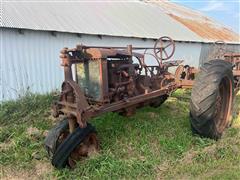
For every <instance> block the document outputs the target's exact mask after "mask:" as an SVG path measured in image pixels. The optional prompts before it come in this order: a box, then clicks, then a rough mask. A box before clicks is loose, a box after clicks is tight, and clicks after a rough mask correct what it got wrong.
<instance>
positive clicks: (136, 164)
mask: <svg viewBox="0 0 240 180" xmlns="http://www.w3.org/2000/svg"><path fill="white" fill-rule="evenodd" d="M189 95H190V93H189V91H183V90H178V91H177V92H175V93H174V94H173V97H171V98H169V99H168V100H167V101H166V102H165V103H164V104H163V105H162V106H161V107H159V108H151V107H145V108H142V109H139V110H138V111H137V113H136V114H135V115H134V116H132V117H130V118H126V117H122V116H119V115H118V114H116V113H108V114H105V115H103V116H100V117H97V118H95V119H93V120H92V121H91V122H92V124H93V125H95V126H96V128H97V130H98V136H99V139H100V142H101V151H100V152H99V153H98V154H96V155H95V156H93V157H90V158H88V159H86V160H84V161H81V162H79V163H78V165H77V168H76V169H74V170H69V169H67V168H66V169H63V170H56V169H54V168H53V167H52V166H51V164H50V162H49V160H48V158H47V155H46V152H45V150H44V148H43V140H44V135H45V134H46V131H47V130H49V129H50V128H51V127H52V126H53V125H54V124H55V123H56V121H54V120H53V119H52V118H51V116H50V106H51V103H52V101H53V99H54V98H53V96H51V95H27V96H26V97H24V98H22V99H20V100H18V101H10V102H6V103H3V104H2V105H1V107H0V108H1V110H0V124H1V127H0V143H1V144H0V150H1V153H0V162H1V163H0V168H1V171H0V173H1V174H0V178H4V177H5V178H23V179H32V178H38V179H42V178H44V179H49V178H57V179H136V178H137V179H146V178H147V179H156V178H159V179H195V178H197V179H219V178H221V179H239V178H240V117H239V116H238V114H237V113H236V112H239V109H240V95H238V98H237V101H236V103H235V104H236V106H235V111H234V112H235V113H234V121H233V125H232V127H231V128H229V129H228V130H227V131H226V133H225V134H224V136H223V138H222V139H221V140H219V141H217V142H216V141H213V140H210V139H202V138H199V137H198V136H193V135H192V133H191V130H190V126H189V117H188V114H189Z"/></svg>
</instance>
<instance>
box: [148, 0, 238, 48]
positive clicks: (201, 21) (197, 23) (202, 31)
mask: <svg viewBox="0 0 240 180" xmlns="http://www.w3.org/2000/svg"><path fill="white" fill-rule="evenodd" d="M147 2H148V3H151V4H155V5H158V7H159V8H160V9H161V10H162V11H163V12H165V13H166V14H168V15H169V16H170V17H172V18H173V19H174V20H176V21H177V22H179V23H181V24H182V25H183V26H185V27H187V28H188V29H189V30H191V31H192V32H194V33H195V34H196V35H198V36H199V37H201V38H202V39H203V41H206V42H214V41H219V40H223V41H225V42H236V43H238V44H239V41H240V36H239V34H237V33H235V32H234V31H232V30H230V29H229V28H227V27H225V26H223V25H222V24H220V23H218V22H217V21H215V20H213V19H211V18H209V17H207V16H206V15H204V14H202V13H200V12H198V11H196V10H192V9H190V8H187V7H185V6H181V5H179V4H177V3H174V2H171V1H165V0H159V1H154V0H150V1H147Z"/></svg>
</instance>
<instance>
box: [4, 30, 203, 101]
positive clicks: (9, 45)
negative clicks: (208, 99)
mask: <svg viewBox="0 0 240 180" xmlns="http://www.w3.org/2000/svg"><path fill="white" fill-rule="evenodd" d="M1 35H2V43H3V47H2V48H1V49H2V50H3V51H2V52H1V66H0V68H1V79H2V81H1V83H0V89H1V90H2V91H0V92H1V94H0V95H1V97H0V101H2V100H9V99H16V98H17V97H18V96H21V95H23V94H24V93H25V92H26V91H27V90H29V91H31V92H34V93H46V92H51V91H53V90H56V89H59V88H60V86H61V83H62V81H63V70H62V67H61V66H60V59H59V51H60V50H61V49H62V48H63V47H75V46H76V44H81V43H82V44H85V45H99V46H126V45H127V44H133V46H139V47H141V46H148V47H153V45H154V41H153V40H146V41H143V40H141V39H137V38H117V37H103V38H102V39H100V38H98V37H97V36H89V35H83V36H82V37H81V38H80V37H77V36H76V35H75V34H70V33H57V36H56V37H55V36H53V35H51V34H50V33H49V32H43V31H31V30H25V31H24V34H19V32H18V31H17V30H14V29H6V28H2V29H1ZM200 49H201V44H199V43H178V42H177V43H176V52H175V55H174V57H173V59H183V60H185V61H186V64H192V65H195V66H198V59H199V56H200ZM148 63H149V64H154V61H152V62H148Z"/></svg>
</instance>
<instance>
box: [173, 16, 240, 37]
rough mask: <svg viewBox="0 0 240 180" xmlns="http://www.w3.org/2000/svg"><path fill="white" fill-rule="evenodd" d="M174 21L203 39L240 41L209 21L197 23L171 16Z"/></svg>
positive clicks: (235, 35)
mask: <svg viewBox="0 0 240 180" xmlns="http://www.w3.org/2000/svg"><path fill="white" fill-rule="evenodd" d="M169 16H171V17H172V18H173V19H175V20H177V21H178V22H180V23H182V24H183V25H184V26H186V27H187V28H188V29H190V30H191V31H193V32H195V33H196V34H197V35H199V36H201V37H202V38H206V39H210V40H213V41H217V40H222V41H237V42H238V41H239V40H240V37H239V36H238V35H237V34H236V33H234V32H232V31H231V30H229V29H227V28H217V27H214V25H212V24H210V23H209V22H208V21H206V22H201V21H195V20H192V19H187V18H182V17H178V16H176V15H173V14H169Z"/></svg>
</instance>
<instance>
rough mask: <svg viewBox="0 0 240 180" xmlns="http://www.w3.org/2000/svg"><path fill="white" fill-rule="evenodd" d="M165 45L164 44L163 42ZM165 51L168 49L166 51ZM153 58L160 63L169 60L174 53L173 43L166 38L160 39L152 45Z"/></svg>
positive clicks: (170, 39)
mask: <svg viewBox="0 0 240 180" xmlns="http://www.w3.org/2000/svg"><path fill="white" fill-rule="evenodd" d="M165 41H166V43H165V44H164V42H165ZM166 49H169V50H168V51H167V50H166ZM153 51H154V54H155V57H156V58H157V59H158V60H160V63H161V62H162V61H164V60H168V59H170V58H171V57H172V56H173V54H174V52H175V42H174V40H173V39H172V38H170V37H168V36H163V37H160V38H159V39H158V40H157V41H156V42H155V44H154V48H153Z"/></svg>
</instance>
